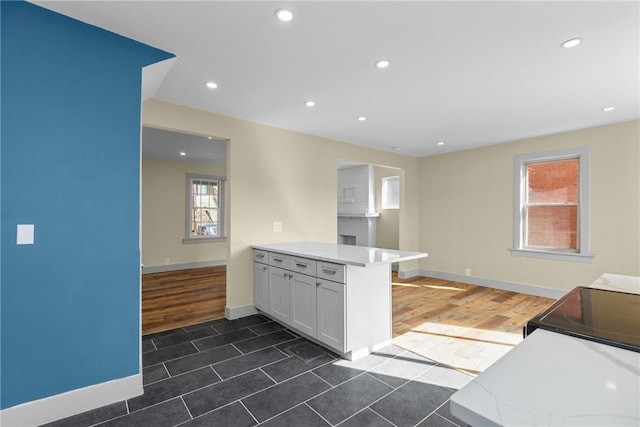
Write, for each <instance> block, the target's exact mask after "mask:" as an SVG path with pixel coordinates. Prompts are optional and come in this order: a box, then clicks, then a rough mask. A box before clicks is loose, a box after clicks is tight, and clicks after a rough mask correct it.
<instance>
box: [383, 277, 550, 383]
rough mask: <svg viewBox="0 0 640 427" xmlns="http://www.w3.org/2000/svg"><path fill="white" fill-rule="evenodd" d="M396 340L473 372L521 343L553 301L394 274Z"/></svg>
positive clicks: (394, 340) (422, 353)
mask: <svg viewBox="0 0 640 427" xmlns="http://www.w3.org/2000/svg"><path fill="white" fill-rule="evenodd" d="M392 292H393V343H394V344H395V345H397V346H399V347H403V348H405V349H407V350H411V351H413V352H415V353H418V354H420V355H422V356H425V357H428V358H429V359H432V360H435V361H437V362H440V363H443V364H446V365H449V366H451V367H454V368H456V369H460V370H463V371H465V372H468V373H471V374H474V375H475V374H478V373H479V372H482V371H484V370H485V369H486V368H488V367H489V366H490V365H491V364H493V363H494V362H495V361H496V360H498V359H499V358H500V357H502V356H503V355H504V354H505V353H506V352H507V351H509V350H510V349H511V348H513V347H514V346H515V345H516V344H518V343H520V342H521V341H522V327H523V326H524V324H525V323H526V322H527V320H529V319H530V318H531V317H533V316H535V315H536V314H538V313H539V312H540V311H542V310H543V309H545V308H546V307H547V306H549V305H550V304H551V303H552V302H553V301H554V300H553V299H550V298H542V297H536V296H531V295H525V294H519V293H516V292H509V291H502V290H498V289H492V288H484V287H481V286H475V285H468V284H465V283H458V282H451V281H446V280H440V279H433V278H428V277H421V278H415V279H410V280H399V279H398V278H397V276H396V275H394V276H393V285H392Z"/></svg>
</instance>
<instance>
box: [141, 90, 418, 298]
mask: <svg viewBox="0 0 640 427" xmlns="http://www.w3.org/2000/svg"><path fill="white" fill-rule="evenodd" d="M142 113H143V114H142V121H143V124H144V125H146V126H154V127H162V128H165V129H171V130H178V131H186V132H195V133H198V134H205V135H212V136H214V137H218V138H221V139H228V140H229V143H228V144H229V145H228V160H227V179H228V199H229V216H228V221H227V224H228V239H227V247H228V259H227V304H228V307H229V308H240V307H244V306H249V305H252V304H253V269H252V259H253V258H252V249H251V245H253V244H260V243H271V242H284V241H296V240H316V241H321V242H331V243H335V242H336V238H337V235H336V230H337V215H336V212H337V211H338V210H337V202H336V187H337V174H336V168H337V165H338V161H350V162H359V163H370V164H385V165H389V166H393V167H397V168H401V169H404V174H405V177H404V182H405V185H401V200H402V205H401V214H400V224H401V226H400V237H399V246H400V248H402V249H405V250H419V249H420V248H419V247H418V233H417V232H416V230H417V228H418V216H417V215H418V159H416V158H411V157H407V156H402V155H400V154H396V153H390V152H385V151H379V150H373V149H368V148H365V147H361V146H356V145H351V144H346V143H342V142H338V141H334V140H329V139H325V138H319V137H316V136H311V135H305V134H301V133H298V132H292V131H288V130H283V129H277V128H273V127H270V126H264V125H259V124H256V123H252V122H248V121H244V120H239V119H234V118H230V117H225V116H220V115H217V114H212V113H207V112H203V111H199V110H195V109H191V108H187V107H184V106H179V105H176V104H170V103H167V102H164V101H160V100H156V99H152V100H150V101H147V102H145V104H144V106H143V111H142ZM274 221H279V222H282V226H283V230H282V232H280V233H274V232H273V222H274ZM417 265H418V264H417V262H415V261H414V262H407V263H402V265H401V266H400V270H401V271H408V270H412V269H415V268H417Z"/></svg>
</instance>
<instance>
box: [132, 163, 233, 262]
mask: <svg viewBox="0 0 640 427" xmlns="http://www.w3.org/2000/svg"><path fill="white" fill-rule="evenodd" d="M187 173H198V174H205V175H216V176H226V174H227V171H226V168H225V167H224V166H213V165H207V164H198V163H187V162H180V161H170V160H159V159H149V158H143V159H142V263H143V265H144V266H145V267H146V268H148V267H155V266H161V265H167V264H169V265H175V264H189V263H197V262H206V261H222V262H224V261H225V260H226V258H227V243H226V241H224V240H223V241H217V242H209V243H189V244H183V243H182V239H184V237H185V215H186V205H185V203H186V195H185V193H186V187H187V184H186V179H187V178H186V176H187ZM167 259H168V260H169V262H166V260H167Z"/></svg>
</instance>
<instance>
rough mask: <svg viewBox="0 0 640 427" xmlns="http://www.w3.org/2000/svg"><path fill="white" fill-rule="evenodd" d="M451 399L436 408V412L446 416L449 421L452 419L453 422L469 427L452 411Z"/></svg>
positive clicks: (461, 426)
mask: <svg viewBox="0 0 640 427" xmlns="http://www.w3.org/2000/svg"><path fill="white" fill-rule="evenodd" d="M450 405H451V401H450V400H448V401H446V402H445V403H444V405H442V406H440V407H439V408H438V409H437V410H436V414H438V415H440V416H442V417H444V418H446V419H447V420H448V421H452V422H453V423H455V424H456V425H458V426H460V427H468V424H466V423H464V422H463V421H461V420H459V419H458V418H456V417H455V416H454V415H453V414H452V413H451V408H450Z"/></svg>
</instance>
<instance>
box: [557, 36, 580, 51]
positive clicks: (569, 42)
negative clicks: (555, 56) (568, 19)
mask: <svg viewBox="0 0 640 427" xmlns="http://www.w3.org/2000/svg"><path fill="white" fill-rule="evenodd" d="M581 41H582V39H581V38H579V37H576V38H574V39H569V40H566V41H564V42H562V44H561V45H560V46H562V47H564V48H565V49H569V48H572V47H576V46H578V45H579V44H580V42H581Z"/></svg>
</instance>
